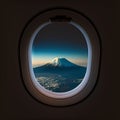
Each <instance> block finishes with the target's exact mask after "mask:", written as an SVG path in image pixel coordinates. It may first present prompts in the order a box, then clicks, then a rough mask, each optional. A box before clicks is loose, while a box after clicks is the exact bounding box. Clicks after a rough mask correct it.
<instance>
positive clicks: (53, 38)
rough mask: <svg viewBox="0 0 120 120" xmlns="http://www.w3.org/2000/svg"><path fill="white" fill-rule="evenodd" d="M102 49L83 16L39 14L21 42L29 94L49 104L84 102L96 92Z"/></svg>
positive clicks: (60, 12) (63, 12) (55, 12)
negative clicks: (89, 95) (90, 94)
mask: <svg viewBox="0 0 120 120" xmlns="http://www.w3.org/2000/svg"><path fill="white" fill-rule="evenodd" d="M99 59H100V46H99V38H98V36H97V33H96V31H95V29H94V27H93V26H92V25H91V23H90V22H89V20H87V19H86V18H85V17H84V16H83V15H81V14H79V13H77V12H75V11H73V10H68V9H61V8H58V9H51V10H48V11H45V12H43V13H41V14H39V15H37V16H36V17H35V18H34V19H32V21H31V22H29V24H28V25H27V27H26V28H25V30H24V32H23V35H22V37H21V42H20V65H21V71H22V75H23V81H24V84H25V86H26V88H27V89H28V91H29V93H30V94H31V95H32V96H33V97H35V98H36V99H37V100H38V101H41V102H43V103H46V104H49V105H55V106H65V105H71V104H74V103H76V102H79V101H81V100H83V99H84V98H85V97H86V96H87V95H88V94H89V93H90V92H91V90H92V89H93V87H94V85H95V83H96V80H97V74H98V69H99Z"/></svg>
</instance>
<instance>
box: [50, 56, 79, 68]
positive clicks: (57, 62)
mask: <svg viewBox="0 0 120 120" xmlns="http://www.w3.org/2000/svg"><path fill="white" fill-rule="evenodd" d="M50 64H51V65H53V66H58V67H74V66H77V65H75V64H74V63H72V62H70V61H68V60H67V59H66V58H58V57H56V58H54V59H53V60H52V61H51V62H50Z"/></svg>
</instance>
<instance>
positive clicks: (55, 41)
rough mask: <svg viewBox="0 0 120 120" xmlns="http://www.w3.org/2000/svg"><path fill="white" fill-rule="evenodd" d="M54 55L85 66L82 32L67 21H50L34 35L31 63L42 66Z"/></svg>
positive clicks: (85, 58) (84, 42) (86, 53)
mask: <svg viewBox="0 0 120 120" xmlns="http://www.w3.org/2000/svg"><path fill="white" fill-rule="evenodd" d="M55 57H64V58H66V59H68V60H69V61H71V62H73V63H75V64H77V65H82V66H86V65H87V57H88V49H87V44H86V41H85V39H84V36H83V35H82V33H81V32H80V31H79V30H78V29H77V28H75V27H74V26H73V25H71V24H69V23H52V24H49V25H47V26H45V27H44V28H43V29H42V30H40V31H39V32H38V34H37V35H36V37H35V39H34V41H33V45H32V55H31V59H32V65H33V67H35V66H42V65H44V64H46V63H48V62H50V61H51V60H52V59H54V58H55Z"/></svg>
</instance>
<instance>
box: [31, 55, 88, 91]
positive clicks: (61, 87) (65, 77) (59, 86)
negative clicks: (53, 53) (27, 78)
mask: <svg viewBox="0 0 120 120" xmlns="http://www.w3.org/2000/svg"><path fill="white" fill-rule="evenodd" d="M33 71H34V74H35V77H36V79H37V80H38V82H39V83H40V85H42V86H43V87H44V88H46V89H48V90H51V91H53V92H67V91H69V90H72V89H74V88H75V87H77V86H78V85H79V84H80V83H81V81H82V79H83V78H84V76H85V73H86V67H83V66H78V65H76V64H74V63H72V62H70V61H69V60H67V59H66V58H58V57H57V58H54V59H53V60H52V61H51V62H49V63H47V64H45V65H43V66H39V67H36V68H33Z"/></svg>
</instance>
